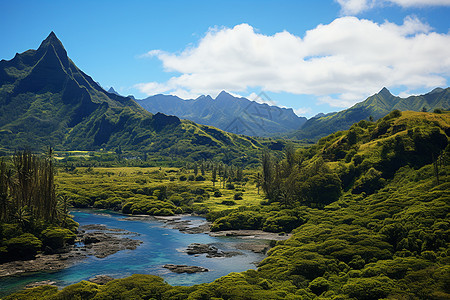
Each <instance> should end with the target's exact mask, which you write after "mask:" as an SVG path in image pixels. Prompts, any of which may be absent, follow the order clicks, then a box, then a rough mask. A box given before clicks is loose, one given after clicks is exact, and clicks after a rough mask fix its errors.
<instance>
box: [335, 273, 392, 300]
mask: <svg viewBox="0 0 450 300" xmlns="http://www.w3.org/2000/svg"><path fill="white" fill-rule="evenodd" d="M391 289H392V280H390V279H389V278H388V277H386V276H380V277H374V278H351V279H350V280H349V281H348V283H347V284H346V285H344V286H343V288H342V291H343V292H344V293H345V294H347V295H349V296H350V297H353V298H356V299H359V300H377V299H380V298H385V297H386V296H388V295H389V293H390V292H391Z"/></svg>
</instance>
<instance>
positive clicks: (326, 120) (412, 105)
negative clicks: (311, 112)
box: [289, 88, 450, 141]
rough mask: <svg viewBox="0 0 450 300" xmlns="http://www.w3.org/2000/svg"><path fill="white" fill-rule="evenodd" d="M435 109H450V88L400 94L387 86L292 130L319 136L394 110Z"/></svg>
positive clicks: (302, 135) (303, 136)
mask: <svg viewBox="0 0 450 300" xmlns="http://www.w3.org/2000/svg"><path fill="white" fill-rule="evenodd" d="M395 109H398V110H400V111H407V110H410V111H421V110H422V109H425V110H427V111H433V110H434V109H444V110H448V109H450V88H446V89H442V88H436V89H434V90H432V91H431V92H429V93H427V94H425V95H419V96H410V97H407V98H401V97H396V96H394V95H392V94H391V92H389V90H388V89H387V88H383V89H382V90H381V91H380V92H379V93H377V94H375V95H373V96H370V97H369V98H367V99H366V100H364V101H363V102H360V103H357V104H355V105H354V106H352V107H350V108H348V109H345V110H342V111H340V112H334V113H329V114H325V115H323V114H320V115H318V116H316V117H314V118H311V119H309V120H308V121H306V122H305V123H304V124H303V126H302V127H301V128H300V129H299V130H297V131H295V132H293V133H291V134H290V135H289V137H290V138H295V139H299V140H302V139H310V140H313V141H315V140H318V139H319V138H321V137H324V136H327V135H329V134H331V133H333V132H336V131H339V130H347V129H349V128H350V126H352V125H353V124H354V123H357V122H359V121H361V120H374V121H376V120H378V119H380V118H382V117H384V116H386V115H387V114H388V113H390V112H391V111H393V110H395Z"/></svg>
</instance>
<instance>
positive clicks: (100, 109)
mask: <svg viewBox="0 0 450 300" xmlns="http://www.w3.org/2000/svg"><path fill="white" fill-rule="evenodd" d="M449 91H450V89H449V88H446V89H442V88H437V89H435V90H433V91H431V92H430V93H427V94H425V95H420V96H411V97H408V98H400V97H395V96H393V95H392V94H391V93H390V92H389V91H388V90H387V89H386V88H383V89H382V90H381V91H380V92H379V93H378V94H375V95H373V96H371V97H369V98H367V99H366V100H365V101H363V102H361V103H358V104H356V105H354V106H353V107H351V108H349V109H346V110H343V111H340V112H336V113H330V114H326V115H317V116H316V117H314V118H311V119H309V120H306V118H302V117H298V116H296V115H295V114H294V112H293V111H292V109H286V108H279V107H276V106H270V105H267V104H261V103H257V102H255V101H250V100H248V99H245V98H238V97H234V96H232V95H230V94H228V93H226V92H221V93H220V94H219V95H218V96H217V97H216V98H215V99H213V98H211V97H210V96H201V97H199V98H197V99H195V100H182V99H181V98H178V97H176V96H167V95H156V96H152V97H149V98H147V99H144V100H136V101H135V100H134V99H133V98H132V97H122V96H120V95H118V94H117V92H116V91H115V90H114V89H113V88H110V90H109V91H108V92H107V91H105V90H104V89H103V88H102V87H101V86H100V85H99V84H98V83H96V82H95V81H94V80H93V79H92V78H91V77H89V76H88V75H86V74H85V73H84V72H83V71H81V70H80V69H78V68H77V66H76V65H75V64H74V63H73V62H72V61H71V60H70V59H69V57H68V56H67V52H66V50H65V49H64V47H63V45H62V43H61V41H59V40H58V38H57V37H56V35H55V34H54V33H53V32H52V33H51V34H50V35H49V36H48V37H47V38H46V39H45V40H44V41H43V42H42V43H41V45H40V47H39V48H38V49H37V50H28V51H25V52H24V53H21V54H16V55H15V57H14V58H13V59H11V60H1V61H0V148H6V149H18V148H24V147H26V148H32V149H42V148H43V147H47V146H53V147H56V148H57V149H80V150H91V149H93V150H95V149H100V148H103V149H114V148H117V147H119V146H120V147H122V148H123V149H124V150H126V149H130V150H137V151H142V152H153V153H159V154H161V155H163V156H164V157H166V158H167V157H171V156H173V157H183V158H189V157H190V158H192V159H194V160H196V159H202V158H211V157H214V156H217V155H219V157H220V159H224V158H225V157H227V156H229V158H227V159H231V158H230V157H231V156H233V157H239V159H241V160H248V159H250V158H249V157H248V154H249V153H251V152H252V151H254V152H253V154H254V155H253V154H252V155H253V156H252V158H251V159H252V160H254V161H256V160H255V157H256V156H255V155H256V154H255V153H256V152H257V149H260V148H261V147H264V146H267V147H269V148H273V149H275V148H276V149H281V148H282V145H281V144H280V143H279V142H275V141H272V140H270V139H257V138H251V137H248V136H242V135H239V136H238V135H235V134H232V133H239V134H246V135H251V136H271V135H278V136H284V137H290V138H294V139H310V140H317V139H318V138H320V137H323V136H326V135H328V134H330V133H333V132H335V131H338V130H344V129H348V128H349V127H350V126H351V125H352V124H353V123H355V122H359V121H360V120H363V119H365V120H368V119H373V120H377V119H379V118H381V117H383V116H385V115H386V114H388V113H389V112H390V111H392V110H394V109H399V110H414V111H420V110H422V109H423V108H424V107H425V108H426V109H427V110H428V111H432V110H434V109H436V108H442V109H445V110H448V109H449V108H450V93H449ZM138 103H139V104H140V105H139V104H138ZM141 105H142V107H141ZM143 107H144V108H145V109H144V108H143ZM146 109H147V110H149V111H151V112H153V113H156V114H152V113H150V112H148V111H147V110H146ZM166 114H170V115H175V116H168V115H166ZM180 118H181V119H189V120H191V121H187V120H180ZM192 121H194V122H199V123H203V124H208V125H214V126H217V127H219V128H221V129H222V130H220V129H217V128H214V127H211V126H205V125H198V124H196V123H194V122H192ZM225 131H227V132H225ZM230 132H231V133H230ZM231 152H233V153H234V154H233V155H231V154H230V153H231ZM227 159H224V160H227Z"/></svg>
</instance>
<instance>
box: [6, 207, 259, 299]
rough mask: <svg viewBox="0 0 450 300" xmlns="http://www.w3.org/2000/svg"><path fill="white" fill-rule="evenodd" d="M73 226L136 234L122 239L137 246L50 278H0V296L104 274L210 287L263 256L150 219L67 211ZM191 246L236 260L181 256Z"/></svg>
mask: <svg viewBox="0 0 450 300" xmlns="http://www.w3.org/2000/svg"><path fill="white" fill-rule="evenodd" d="M71 214H72V215H73V216H74V219H75V221H77V222H78V223H80V225H87V224H103V225H106V226H107V227H110V228H121V229H125V230H128V231H131V232H135V233H137V234H138V235H131V236H127V237H129V238H134V239H138V240H141V241H143V243H142V244H141V245H140V246H138V247H137V248H136V249H135V250H123V251H119V252H117V253H115V254H113V255H110V256H108V257H105V258H96V257H94V256H90V257H88V258H86V259H84V260H82V261H81V262H79V263H77V264H75V265H73V266H71V267H69V268H67V269H64V270H61V271H57V272H55V273H45V272H43V273H33V274H31V275H29V276H21V277H10V278H4V279H0V297H1V296H2V294H3V295H5V294H9V293H11V292H13V291H15V290H18V289H21V288H23V287H24V286H25V285H26V284H28V283H31V282H36V281H42V280H52V281H56V283H57V285H58V286H59V287H64V286H67V285H70V284H73V283H76V282H79V281H81V280H87V279H89V278H91V277H94V276H95V275H109V276H111V277H114V278H123V277H126V276H130V275H131V274H136V273H137V274H152V275H158V276H161V277H163V278H164V279H165V280H166V281H167V282H168V283H169V284H172V285H193V284H199V283H205V282H212V281H214V280H215V279H217V278H219V277H221V276H224V275H227V274H228V273H230V272H241V271H245V270H248V269H254V268H255V267H256V266H255V263H256V262H258V261H261V260H262V259H263V258H264V256H263V255H262V254H256V253H253V252H251V251H245V250H236V249H235V248H234V247H235V245H236V244H237V243H242V242H245V240H242V239H238V238H232V237H211V236H209V235H207V234H185V233H182V232H180V231H178V230H176V229H171V228H168V227H167V226H165V224H164V223H163V222H160V221H155V220H151V219H149V220H130V219H129V218H127V216H125V215H122V214H118V213H110V212H104V211H95V210H76V211H72V212H71ZM183 219H184V220H190V221H191V222H192V224H199V223H202V222H204V219H203V218H200V217H183ZM191 243H202V244H213V245H214V246H216V247H217V248H219V249H221V250H224V251H239V252H241V253H242V255H237V256H233V257H229V258H207V257H206V256H205V254H203V255H200V256H197V257H196V256H193V255H187V254H186V253H184V252H183V250H185V249H186V247H187V246H188V245H189V244H191ZM164 264H183V265H189V266H201V267H204V268H207V269H209V272H203V273H195V274H186V273H184V274H177V273H173V272H171V271H169V270H167V269H164V268H162V266H163V265H164Z"/></svg>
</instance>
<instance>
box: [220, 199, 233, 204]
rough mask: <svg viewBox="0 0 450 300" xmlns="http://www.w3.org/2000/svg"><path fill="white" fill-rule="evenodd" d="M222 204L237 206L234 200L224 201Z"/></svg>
mask: <svg viewBox="0 0 450 300" xmlns="http://www.w3.org/2000/svg"><path fill="white" fill-rule="evenodd" d="M221 204H224V205H236V202H234V201H233V200H223V201H222V202H221Z"/></svg>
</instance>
